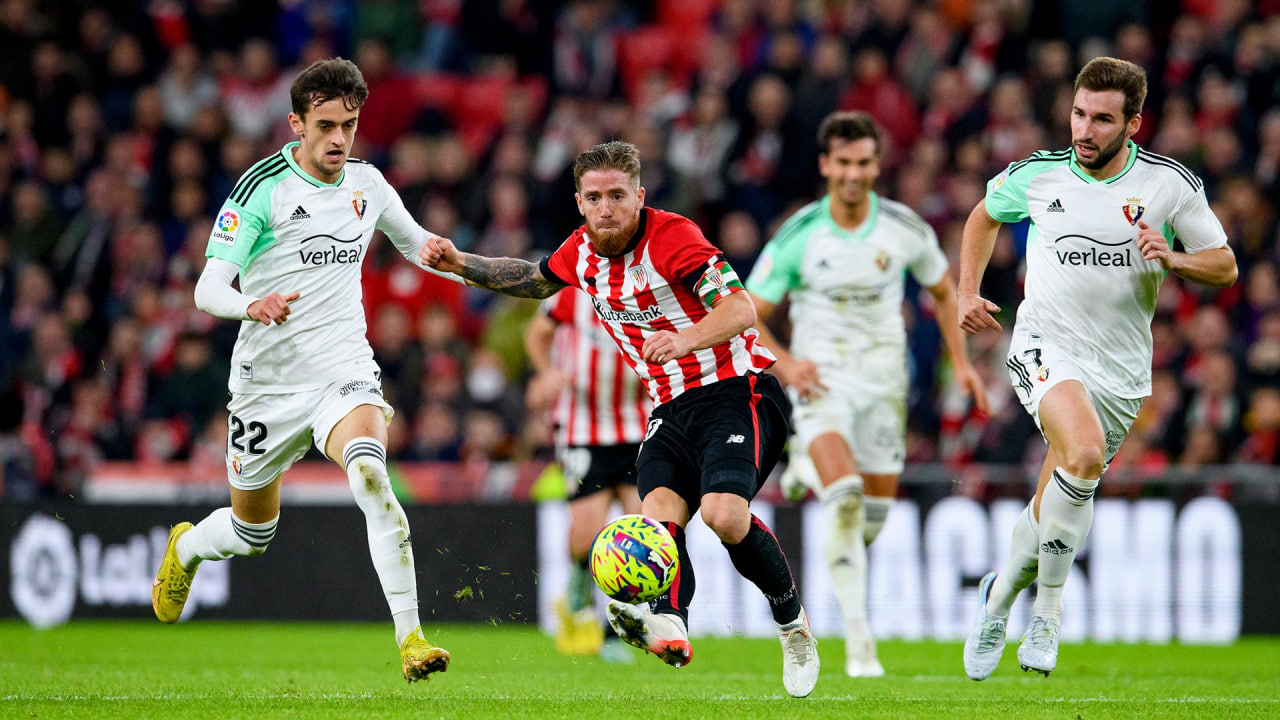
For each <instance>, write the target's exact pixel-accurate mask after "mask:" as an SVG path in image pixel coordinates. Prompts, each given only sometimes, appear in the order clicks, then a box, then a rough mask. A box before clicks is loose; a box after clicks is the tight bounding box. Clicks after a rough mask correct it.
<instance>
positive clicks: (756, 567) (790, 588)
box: [724, 515, 800, 625]
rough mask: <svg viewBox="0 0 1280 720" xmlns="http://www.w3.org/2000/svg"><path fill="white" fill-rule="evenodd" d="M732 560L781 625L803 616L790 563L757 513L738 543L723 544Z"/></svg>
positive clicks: (752, 517)
mask: <svg viewBox="0 0 1280 720" xmlns="http://www.w3.org/2000/svg"><path fill="white" fill-rule="evenodd" d="M724 547H725V549H726V550H728V551H729V559H730V560H732V561H733V567H734V568H736V569H737V570H738V574H740V575H742V577H744V578H746V579H748V580H750V581H751V582H753V583H755V586H756V587H758V588H760V592H762V593H764V597H765V599H766V600H768V601H769V609H770V610H772V611H773V620H774V622H776V623H778V624H779V625H784V624H786V623H789V622H791V621H792V620H795V619H796V617H798V616H799V615H800V594H799V593H798V592H796V581H795V578H793V577H792V576H791V566H790V565H788V564H787V557H786V556H785V555H783V554H782V546H781V545H779V544H778V538H776V537H774V535H773V531H772V530H770V529H769V527H768V526H767V525H765V524H764V523H763V522H761V521H760V518H758V517H756V516H755V515H752V516H751V529H750V530H748V531H747V536H746V537H744V538H742V542H740V543H738V544H737V545H730V544H728V543H724Z"/></svg>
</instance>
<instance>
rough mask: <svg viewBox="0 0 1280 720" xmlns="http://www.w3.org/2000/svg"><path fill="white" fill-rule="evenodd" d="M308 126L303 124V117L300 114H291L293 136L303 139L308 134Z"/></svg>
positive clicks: (290, 121) (290, 125)
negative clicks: (306, 131)
mask: <svg viewBox="0 0 1280 720" xmlns="http://www.w3.org/2000/svg"><path fill="white" fill-rule="evenodd" d="M306 127H307V124H306V123H305V122H303V120H302V117H301V116H300V115H298V113H295V112H291V113H289V128H290V129H292V130H293V134H294V135H297V136H298V137H302V136H303V135H305V134H306V133H305V132H304V130H306Z"/></svg>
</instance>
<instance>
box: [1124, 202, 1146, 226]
mask: <svg viewBox="0 0 1280 720" xmlns="http://www.w3.org/2000/svg"><path fill="white" fill-rule="evenodd" d="M1128 201H1129V202H1128V204H1127V205H1125V206H1124V219H1125V220H1128V221H1129V224H1130V225H1137V224H1138V220H1139V219H1141V218H1142V213H1144V212H1146V210H1147V208H1146V207H1145V206H1144V205H1143V204H1142V198H1128Z"/></svg>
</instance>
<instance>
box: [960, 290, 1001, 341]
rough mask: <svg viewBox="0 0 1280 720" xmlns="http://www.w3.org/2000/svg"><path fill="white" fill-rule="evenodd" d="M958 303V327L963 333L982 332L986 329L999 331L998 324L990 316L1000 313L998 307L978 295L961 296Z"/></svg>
mask: <svg viewBox="0 0 1280 720" xmlns="http://www.w3.org/2000/svg"><path fill="white" fill-rule="evenodd" d="M959 303H960V308H959V315H960V327H961V328H962V329H964V331H965V332H969V333H976V332H982V331H983V330H986V329H987V328H992V329H994V330H999V329H1000V323H999V322H997V321H996V319H995V318H994V317H992V315H991V314H992V313H998V312H1000V306H999V305H997V304H995V303H993V302H991V301H990V300H988V299H986V298H984V297H980V296H978V295H961V296H960V297H959Z"/></svg>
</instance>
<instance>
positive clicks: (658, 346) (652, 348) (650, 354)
mask: <svg viewBox="0 0 1280 720" xmlns="http://www.w3.org/2000/svg"><path fill="white" fill-rule="evenodd" d="M692 349H693V344H692V343H691V342H689V340H688V338H686V337H685V336H683V335H681V334H680V333H673V332H671V331H669V330H659V331H658V332H656V333H654V334H652V335H650V336H649V339H648V340H645V341H644V345H642V346H641V347H640V356H641V357H642V358H644V361H645V362H651V363H657V364H659V365H662V364H664V363H669V362H671V361H672V360H678V359H680V358H682V357H684V356H685V355H688V354H689V351H690V350H692Z"/></svg>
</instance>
